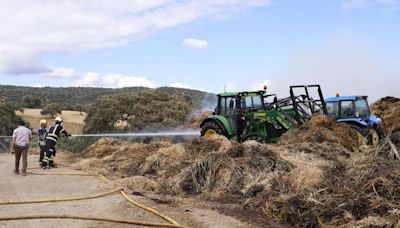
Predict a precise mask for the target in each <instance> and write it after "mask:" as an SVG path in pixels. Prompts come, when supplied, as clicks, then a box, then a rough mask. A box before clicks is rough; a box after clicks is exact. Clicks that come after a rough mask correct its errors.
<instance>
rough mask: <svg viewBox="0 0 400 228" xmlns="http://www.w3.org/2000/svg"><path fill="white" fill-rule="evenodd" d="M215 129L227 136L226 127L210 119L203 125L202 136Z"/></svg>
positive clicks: (216, 131) (217, 132)
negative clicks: (223, 127)
mask: <svg viewBox="0 0 400 228" xmlns="http://www.w3.org/2000/svg"><path fill="white" fill-rule="evenodd" d="M209 131H214V132H215V133H216V134H218V135H223V136H226V134H225V131H224V129H222V128H221V126H220V125H219V124H218V123H217V122H216V121H208V122H206V123H205V124H204V125H203V127H201V136H205V135H206V133H207V132H209Z"/></svg>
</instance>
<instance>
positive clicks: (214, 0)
mask: <svg viewBox="0 0 400 228" xmlns="http://www.w3.org/2000/svg"><path fill="white" fill-rule="evenodd" d="M269 1H270V0H202V1H200V0H152V1H144V0H120V1H118V4H116V3H115V2H114V1H98V0H85V1H72V0H58V1H56V0H36V1H30V0H16V1H0V28H1V36H0V73H3V74H32V73H38V72H49V71H51V69H48V67H47V66H46V64H45V63H43V62H42V61H41V57H42V56H43V55H44V54H47V53H52V52H83V51H90V50H96V49H103V48H111V47H116V46H123V45H126V44H128V43H130V42H132V41H135V40H137V39H141V38H143V37H144V36H146V35H148V34H153V33H154V32H158V31H161V30H164V29H169V28H174V27H177V26H180V25H184V24H188V23H191V22H194V21H197V20H200V19H202V18H217V17H221V16H224V17H226V16H229V15H232V14H235V13H236V12H239V11H244V10H248V9H251V8H254V7H262V6H266V5H268V4H269ZM21 6H23V7H21ZM16 53H17V54H16ZM21 63H22V64H21Z"/></svg>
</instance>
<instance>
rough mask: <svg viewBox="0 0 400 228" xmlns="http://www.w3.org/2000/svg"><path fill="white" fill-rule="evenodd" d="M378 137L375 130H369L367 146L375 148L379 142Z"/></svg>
mask: <svg viewBox="0 0 400 228" xmlns="http://www.w3.org/2000/svg"><path fill="white" fill-rule="evenodd" d="M380 139H381V138H380V136H379V133H378V131H377V130H376V129H375V128H371V129H369V135H368V144H370V145H372V146H377V145H378V144H379V141H380Z"/></svg>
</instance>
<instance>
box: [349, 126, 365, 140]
mask: <svg viewBox="0 0 400 228" xmlns="http://www.w3.org/2000/svg"><path fill="white" fill-rule="evenodd" d="M350 127H351V128H353V129H354V130H356V131H358V132H359V133H360V134H361V135H362V136H364V137H365V138H367V139H368V136H369V131H368V128H367V127H362V126H359V125H356V124H350Z"/></svg>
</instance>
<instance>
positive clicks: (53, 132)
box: [46, 124, 60, 142]
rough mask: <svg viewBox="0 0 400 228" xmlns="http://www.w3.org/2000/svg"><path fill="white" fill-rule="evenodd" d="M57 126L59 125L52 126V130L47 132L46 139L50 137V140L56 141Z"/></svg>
mask: <svg viewBox="0 0 400 228" xmlns="http://www.w3.org/2000/svg"><path fill="white" fill-rule="evenodd" d="M59 126H60V125H58V124H56V126H54V128H53V130H52V131H51V132H49V133H48V134H47V137H46V139H50V140H52V141H54V142H57V141H58V135H57V134H56V132H57V129H58V127H59Z"/></svg>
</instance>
